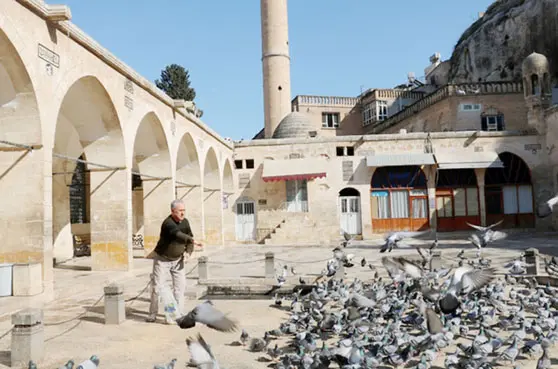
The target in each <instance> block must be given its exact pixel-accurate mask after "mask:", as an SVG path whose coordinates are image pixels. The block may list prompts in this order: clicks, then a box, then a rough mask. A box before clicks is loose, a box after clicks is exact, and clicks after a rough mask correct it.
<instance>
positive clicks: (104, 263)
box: [89, 170, 133, 271]
mask: <svg viewBox="0 0 558 369" xmlns="http://www.w3.org/2000/svg"><path fill="white" fill-rule="evenodd" d="M89 175H90V183H91V184H90V188H91V220H90V223H91V268H92V270H114V271H127V270H131V269H132V267H133V251H132V239H131V237H132V230H131V219H129V213H128V208H129V203H131V198H132V192H131V191H132V189H131V185H130V181H131V178H129V176H128V173H127V171H126V170H116V171H113V170H102V171H93V170H92V171H91V172H90V173H89Z"/></svg>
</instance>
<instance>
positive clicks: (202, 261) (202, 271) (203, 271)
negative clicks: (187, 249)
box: [198, 256, 209, 282]
mask: <svg viewBox="0 0 558 369" xmlns="http://www.w3.org/2000/svg"><path fill="white" fill-rule="evenodd" d="M207 262H208V259H207V256H200V257H199V258H198V282H200V281H207V280H208V279H209V268H208V265H207Z"/></svg>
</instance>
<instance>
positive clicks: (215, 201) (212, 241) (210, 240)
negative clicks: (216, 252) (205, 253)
mask: <svg viewBox="0 0 558 369" xmlns="http://www.w3.org/2000/svg"><path fill="white" fill-rule="evenodd" d="M203 195H204V196H203V198H204V201H203V208H204V209H203V210H204V218H205V219H204V226H205V227H204V228H205V242H206V243H207V244H208V245H221V244H222V236H221V232H222V231H223V223H222V220H223V219H222V211H221V208H222V206H223V204H222V198H221V191H220V190H215V189H206V190H205V191H204V194H203Z"/></svg>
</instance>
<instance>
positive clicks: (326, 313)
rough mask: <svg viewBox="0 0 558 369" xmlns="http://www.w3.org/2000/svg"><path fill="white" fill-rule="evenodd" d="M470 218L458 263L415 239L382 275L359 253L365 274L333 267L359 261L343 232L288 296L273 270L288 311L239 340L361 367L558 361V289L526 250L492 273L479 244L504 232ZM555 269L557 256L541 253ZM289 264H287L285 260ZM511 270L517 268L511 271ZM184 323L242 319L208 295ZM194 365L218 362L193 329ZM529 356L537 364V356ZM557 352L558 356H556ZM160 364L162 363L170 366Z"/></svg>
mask: <svg viewBox="0 0 558 369" xmlns="http://www.w3.org/2000/svg"><path fill="white" fill-rule="evenodd" d="M496 225H498V224H493V225H491V226H489V227H480V226H474V225H471V226H472V227H473V228H475V229H476V230H478V233H475V234H473V235H472V236H471V237H470V238H469V240H470V241H471V243H472V244H473V245H474V246H475V247H477V249H478V252H477V255H476V257H474V258H471V259H467V258H466V257H465V256H464V255H463V254H464V252H463V251H462V252H461V253H460V254H459V255H458V256H459V258H458V259H459V262H458V263H457V265H452V266H450V267H448V268H441V269H439V270H431V269H430V268H429V261H430V259H431V256H432V250H433V249H435V248H436V246H437V245H438V241H437V239H435V240H434V242H433V244H432V245H431V246H429V247H424V248H423V249H421V248H419V247H417V251H418V252H419V256H420V257H419V258H418V259H417V260H415V259H414V258H410V257H401V256H393V257H391V256H382V257H381V262H382V265H383V267H384V269H385V271H386V272H387V275H381V271H380V270H377V269H376V268H375V267H374V266H372V265H371V264H367V263H366V261H365V260H364V259H363V260H362V261H361V263H360V265H361V267H365V268H369V269H370V270H371V277H370V279H368V280H360V279H358V278H355V279H354V280H346V279H345V278H344V275H340V276H339V275H338V271H339V270H343V269H340V267H341V266H343V268H351V267H354V266H355V264H356V263H355V262H354V258H355V256H354V255H352V254H349V253H346V252H345V249H344V248H345V247H346V246H348V244H349V243H350V242H349V241H350V238H349V237H348V235H347V236H346V237H345V241H344V242H343V243H342V245H341V247H336V248H335V249H334V250H333V258H332V259H331V260H329V261H328V262H327V264H326V267H325V269H324V270H323V272H322V274H321V275H320V276H319V277H317V278H316V279H315V280H314V281H312V283H307V282H306V281H304V279H302V278H301V279H300V283H301V284H299V285H297V286H296V287H295V288H294V289H293V291H292V294H291V295H290V296H281V295H279V294H278V293H277V289H278V287H280V286H281V285H283V284H284V283H285V281H286V274H287V272H288V267H287V266H284V268H282V270H281V272H280V273H279V275H278V276H277V285H276V286H275V287H274V289H272V291H275V305H276V306H277V307H278V308H280V309H284V310H286V311H288V312H289V317H288V319H286V321H284V322H282V323H281V324H280V325H279V327H278V328H277V329H273V330H270V331H266V332H264V333H263V336H262V337H250V335H249V334H248V333H247V331H246V330H245V329H242V330H241V332H242V333H241V334H240V337H239V340H238V341H235V342H236V343H237V345H242V346H245V347H246V348H247V350H248V351H251V352H255V353H259V354H260V355H262V354H263V356H260V358H259V359H260V360H264V359H265V360H266V361H269V362H270V366H273V367H275V368H276V369H294V368H304V369H321V368H330V367H339V368H342V369H359V368H381V367H383V368H386V367H388V368H389V367H406V368H420V369H427V368H434V367H442V365H443V367H445V368H448V369H449V368H453V369H458V368H466V369H473V368H485V369H486V368H493V367H503V368H514V369H515V368H521V367H522V366H521V365H522V364H526V363H529V362H530V363H532V364H531V366H528V367H531V368H536V369H548V368H552V367H558V360H557V361H554V362H553V359H551V356H550V354H551V353H550V350H551V348H552V347H553V346H554V345H555V343H556V342H557V341H558V290H555V289H553V288H551V287H550V286H549V285H547V286H538V285H537V282H536V280H535V279H534V278H528V277H523V278H522V277H518V276H517V275H521V274H525V267H526V266H527V265H526V263H525V259H524V257H523V256H520V257H519V258H518V259H517V260H514V261H512V262H510V263H508V265H507V267H508V268H509V274H505V276H504V277H503V278H501V279H499V278H497V276H496V270H495V268H494V267H492V266H491V261H490V260H487V259H484V258H482V257H481V250H482V249H483V248H485V247H486V246H487V245H488V244H490V243H491V242H493V241H495V240H499V239H503V238H505V236H506V235H505V233H503V232H500V231H495V230H493V228H494V227H495V226H496ZM420 234H425V233H424V232H419V233H410V232H406V233H405V232H399V233H393V234H390V235H388V236H387V237H386V239H385V243H384V245H383V246H382V247H381V248H380V252H381V253H385V252H391V251H392V250H393V249H398V248H408V247H411V246H410V245H408V244H406V243H404V242H402V241H403V240H404V239H406V238H411V237H415V236H418V235H420ZM549 267H552V268H555V269H556V270H558V261H557V260H556V259H554V258H553V259H550V260H548V261H547V270H548V268H549ZM291 270H292V269H291ZM514 275H516V276H514ZM177 323H178V326H179V327H181V328H183V329H187V328H191V327H193V326H195V324H196V323H202V324H206V325H207V326H208V327H210V328H213V329H215V330H218V331H222V332H232V331H236V330H237V329H238V323H237V322H236V321H235V320H233V319H231V318H230V317H228V316H227V315H225V314H223V313H222V312H220V311H219V310H217V309H216V308H215V307H214V306H213V304H212V303H211V301H206V302H204V303H202V304H199V305H198V306H197V307H196V308H194V309H193V310H192V311H191V312H189V313H188V314H186V315H184V316H183V317H181V318H179V319H178V320H177ZM186 343H187V346H188V349H189V351H190V356H191V361H190V366H194V367H197V368H200V369H216V368H219V367H220V366H219V364H218V360H217V358H216V356H215V355H214V353H213V351H212V349H211V347H210V345H209V344H208V343H207V342H206V341H205V339H204V338H203V337H202V336H201V335H200V334H198V336H197V337H196V338H195V339H194V338H188V339H187V340H186ZM535 360H537V361H536V366H535ZM554 360H556V359H554ZM174 362H175V361H173V362H171V363H170V364H169V365H167V366H161V367H159V366H156V367H155V368H154V369H163V368H169V367H171V366H174Z"/></svg>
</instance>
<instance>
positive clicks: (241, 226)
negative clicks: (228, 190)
mask: <svg viewBox="0 0 558 369" xmlns="http://www.w3.org/2000/svg"><path fill="white" fill-rule="evenodd" d="M255 210H256V206H255V203H254V202H253V201H246V202H239V203H237V204H236V239H237V240H238V241H254V240H255V239H256V212H255Z"/></svg>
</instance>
